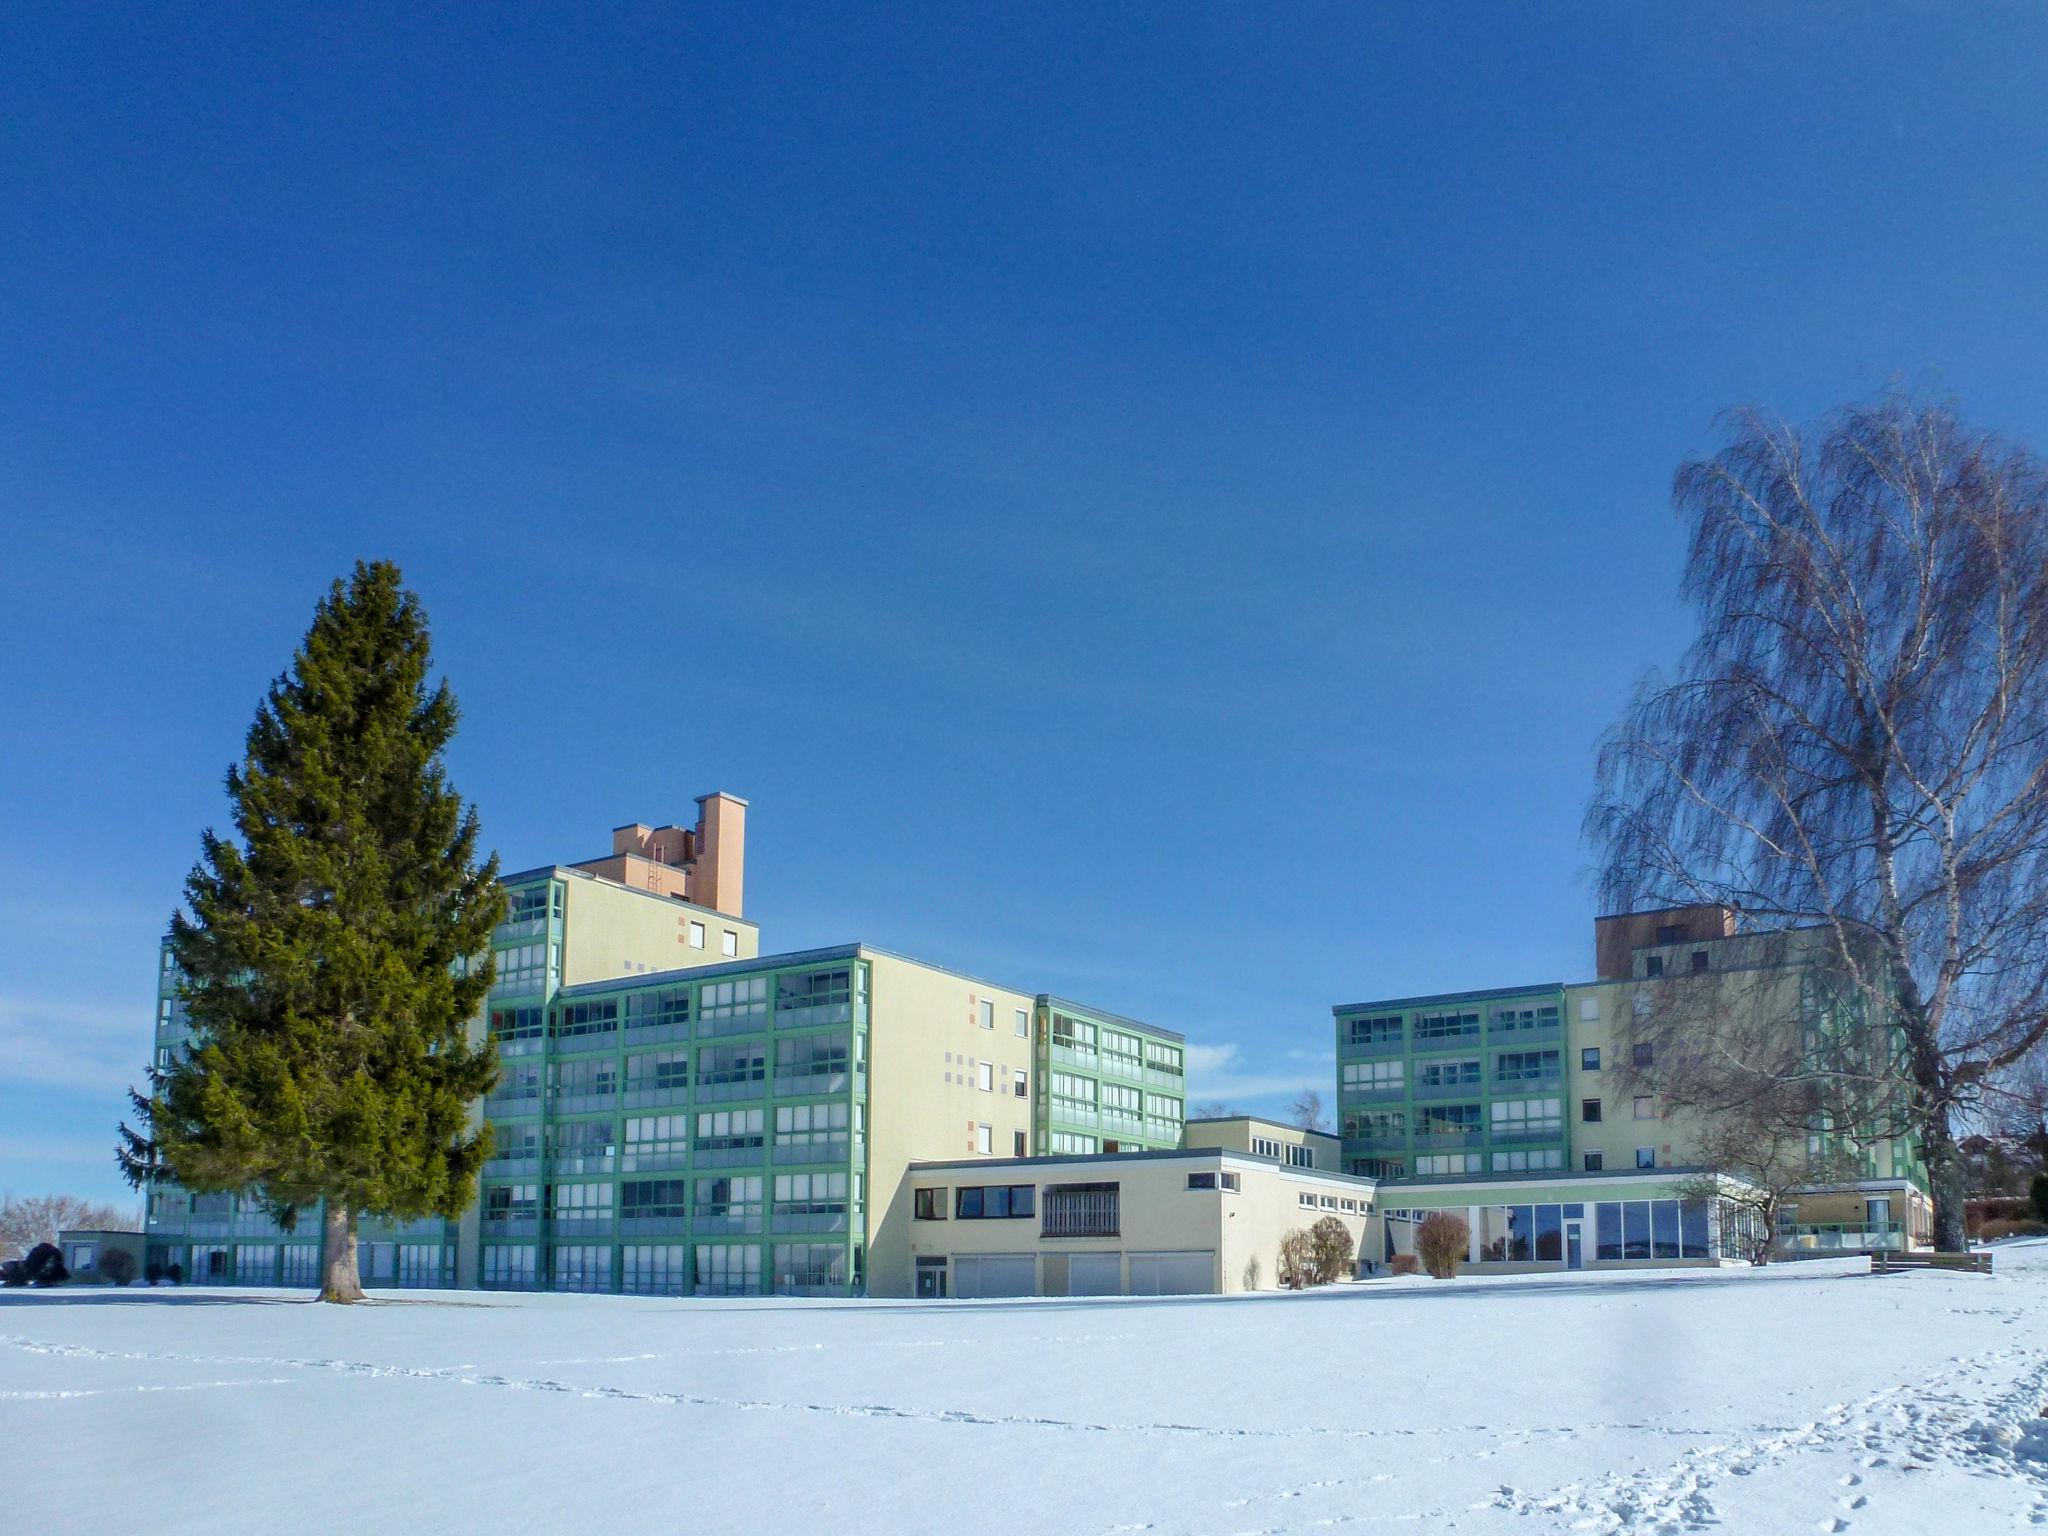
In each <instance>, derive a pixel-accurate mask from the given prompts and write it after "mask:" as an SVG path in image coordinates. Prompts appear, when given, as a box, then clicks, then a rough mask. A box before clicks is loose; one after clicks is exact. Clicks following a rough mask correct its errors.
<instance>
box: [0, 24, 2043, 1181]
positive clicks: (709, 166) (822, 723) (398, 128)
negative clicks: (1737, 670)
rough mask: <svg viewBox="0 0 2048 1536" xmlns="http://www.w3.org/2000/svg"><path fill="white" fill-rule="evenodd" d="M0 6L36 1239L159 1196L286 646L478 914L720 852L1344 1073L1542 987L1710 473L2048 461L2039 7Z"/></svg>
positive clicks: (2, 394) (862, 912) (796, 930)
mask: <svg viewBox="0 0 2048 1536" xmlns="http://www.w3.org/2000/svg"><path fill="white" fill-rule="evenodd" d="M1703 11H1704V8H1691V7H1687V8H1678V7H1667V6H1624V5H1608V6H1598V5H1582V6H1570V7H1545V6H1505V5H1484V6H1473V7H1458V6H1449V7H1444V6H1427V7H1424V6H1413V7H1401V6H1355V5H1331V6H1325V7H1311V6H1299V5H1297V6H1236V5H1233V6H1213V7H1203V6H1177V5H1176V6H1167V5H1156V6H1149V7H1112V6H1101V5H1085V6H1072V7H1062V6H1055V5H1045V6H1037V5H1034V6H990V7H985V8H976V7H963V6H911V7H902V8H889V9H884V8H876V7H855V8H842V7H832V8H826V7H815V8H806V7H801V6H799V7H782V8H773V14H768V13H766V12H764V10H763V8H760V7H749V6H730V7H728V6H721V5H709V4H701V5H692V6H688V7H684V6H651V7H648V8H646V9H644V10H640V11H637V12H635V11H631V10H628V9H626V8H623V7H606V8H601V9H598V8H593V10H592V12H591V14H588V15H583V16H571V15H569V14H567V12H566V10H563V9H559V8H558V9H554V10H541V9H533V10H525V9H518V8H499V7H449V8H445V9H440V10H437V11H434V12H431V13H427V12H424V11H421V10H419V9H418V8H414V7H395V8H392V9H391V10H390V11H389V12H387V13H384V14H382V15H378V14H375V13H374V12H369V11H364V10H352V11H351V12H350V13H349V14H348V15H346V16H344V15H342V14H340V13H334V14H331V15H330V14H326V13H322V12H318V11H314V10H309V9H307V8H303V7H301V8H286V9H283V10H278V9H274V8H273V9H269V10H262V11H259V10H254V9H251V10H247V11H239V10H238V9H237V8H231V7H223V8H218V9H217V10H216V9H214V8H197V7H195V8H190V9H188V10H187V11H186V12H185V14H183V15H181V16H176V17H171V16H165V15H160V14H156V13H154V12H152V11H149V10H137V9H134V8H126V9H123V10H120V11H102V12H99V13H96V14H94V13H90V8H85V7H64V8H59V7H49V8H37V9H33V10H31V11H29V12H27V13H22V14H17V15H16V16H15V17H14V18H13V19H12V20H11V21H10V23H9V26H8V38H7V44H6V49H5V53H6V58H5V60H4V62H0V98H4V105H0V296H4V302H0V531H4V535H5V537H4V540H0V640H4V650H0V722H4V723H0V852H4V854H5V855H6V867H7V870H8V873H9V878H8V879H7V881H6V882H5V885H4V886H0V919H4V923H5V932H6V935H7V939H6V943H5V946H4V949H0V1187H6V1188H11V1189H13V1190H14V1191H15V1192H17V1193H30V1192H38V1191H44V1190H58V1189H66V1190H72V1191H75V1192H78V1193H81V1194H89V1195H101V1196H108V1197H112V1196H115V1195H117V1194H120V1193H121V1190H120V1186H119V1185H118V1181H117V1179H116V1177H115V1175H114V1173H113V1167H112V1153H111V1145H112V1132H113V1126H114V1122H115V1120H116V1118H117V1117H118V1116H119V1114H120V1113H121V1110H122V1108H123V1104H122V1100H121V1092H122V1089H123V1087H124V1086H125V1085H126V1084H127V1083H128V1082H130V1081H133V1080H134V1079H136V1078H137V1076H138V1075H139V1072H140V1069H141V1067H142V1065H143V1062H144V1060H145V1058H146V1056H147V1054H148V1049H149V1039H150V1009H151V999H152V965H153V960H154V955H155V945H156V940H157V937H158V935H159V934H160V933H161V931H162V929H163V927H164V924H165V922H166V920H167V917H168V914H169V913H170V911H171V908H172V906H173V904H174V903H175V902H176V901H177V899H178V894H179V888H180V881H181V880H182V878H183V876H184V874H185V871H186V870H187V868H188V867H189V866H190V864H191V862H192V859H193V857H194V855H195V853H196V850H197V842H198V834H199V830H200V828H201V827H202V826H204V825H206V824H208V823H219V822H220V821H221V820H222V816H223V808H224V802H223V799H222V793H221V775H222V772H223V770H224V768H225V767H226V765H227V764H228V763H229V762H230V761H231V760H232V759H233V758H235V757H236V756H237V755H238V754H239V751H240V747H241V740H242V735H243V733H244V731H245V730H246V728H247V726H248V723H249V719H250V715H251V712H252V710H253V709H254V707H255V704H256V702H257V700H258V698H259V696H260V695H261V692H262V690H263V688H264V685H265V684H266V682H267V681H268V680H269V678H270V677H271V676H272V675H273V674H274V673H275V672H276V671H278V670H279V669H280V668H281V667H282V666H283V665H284V664H285V662H286V660H287V659H288V657H289V654H290V651H291V648H292V646H293V644H294V643H295V642H296V641H297V639H298V638H299V636H300V635H301V633H302V632H303V630H304V628H305V625H306V622H307V620H308V618H309V617H310V614H311V611H312V606H313V603H314V601H315V600H316V598H317V597H318V596H319V594H320V592H321V591H322V589H323V588H324V586H325V584H326V583H327V582H328V581H329V580H330V579H331V578H332V577H333V576H334V575H336V574H337V573H338V572H340V571H343V570H345V569H346V568H347V566H348V565H349V563H350V562H351V561H353V560H354V559H356V558H357V557H359V556H384V557H389V558H392V559H395V560H397V561H398V562H400V564H401V565H402V566H403V567H404V570H405V572H406V575H407V577H408V579H409V580H410V582H411V584H412V585H413V586H414V587H415V588H416V589H417V590H418V591H419V592H420V594H421V596H422V597H423V599H424V600H425V602H426V605H427V608H428V611H429V613H430V615H431V617H432V619H433V622H434V626H435V636H436V641H437V647H438V653H439V658H440V662H441V664H442V666H443V667H444V668H445V669H446V672H447V674H448V676H449V677H450V679H451V680H452V681H453V683H454V686H455V688H456V690H457V692H458V694H459V696H460V698H461V701H462V704H463V708H464V712H465V723H464V727H463V730H462V733H461V735H460V737H459V739H458V741H457V743H456V745H455V748H454V750H453V753H452V761H453V769H454V773H455V778H456V782H457V784H458V786H459V787H460V788H461V789H462V790H463V791H464V793H466V794H467V795H469V796H470V797H472V798H473V799H474V800H475V802H476V803H477V805H478V807H479V808H480V811H481V814H482V817H483V823H484V828H485V834H486V838H487V840H488V842H489V843H491V844H492V845H494V846H495V847H496V848H497V849H499V850H500V851H501V852H502V854H503V856H504V858H505V860H506V863H507V866H508V867H511V868H519V867H525V866H530V865H534V864H539V863H543V862H546V861H549V860H558V859H559V860H569V859H577V858H587V857H591V856H594V855H596V854H598V853H600V852H603V851H605V850H606V849H607V848H608V846H609V844H608V835H609V829H610V828H611V827H612V826H614V825H615V824H617V823H620V822H624V821H628V820H635V819H639V820H648V821H665V820H670V819H683V818H686V817H687V816H688V815H689V814H690V812H691V809H692V807H691V800H692V798H693V797H694V796H695V795H697V794H700V793H702V792H704V791H707V790H710V789H714V788H720V789H727V790H731V791H732V792H734V793H737V794H741V795H744V796H746V797H747V798H748V799H750V800H751V802H752V804H753V817H752V825H751V829H750V832H751V836H750V848H749V868H748V881H747V894H748V907H749V915H750V916H752V917H755V918H756V919H758V920H759V921H760V922H761V923H762V925H763V940H764V944H765V945H766V946H768V947H772V948H778V949H787V948H797V947H801V946H805V945H812V944H821V943H832V942H839V941H845V940H850V939H865V940H868V941H871V942H874V943H877V944H881V945H885V946H888V947H890V948H894V949H898V950H903V951H907V952H909V953H911V954H915V955H919V956H923V957H926V958H929V959H932V960H934V961H938V962H941V963H945V964H948V965H952V966H956V967H959V968H962V969H965V970H969V971H972V972H976V973H980V974H985V975H988V976H991V977H994V978H997V979H1000V980H1002V981H1004V982H1006V983H1009V984H1013V985H1016V986H1018V987H1022V988H1025V989H1050V990H1054V991H1058V992H1062V993H1065V994H1068V995H1072V996H1076V997H1080V998H1085V999H1088V1000H1090V1001H1092V1002H1095V1003H1099V1004H1100V1005H1102V1006H1104V1007H1107V1008H1111V1009H1115V1010H1118V1011H1121V1012H1124V1013H1129V1014H1133V1015H1136V1016H1138V1017H1140V1018H1145V1019H1150V1020H1154V1021H1157V1022H1159V1023H1162V1024H1167V1025H1170V1026H1173V1027H1176V1028H1179V1029H1181V1030H1183V1031H1184V1032H1185V1033H1186V1034H1187V1035H1188V1037H1189V1038H1190V1040H1191V1041H1192V1042H1194V1043H1195V1046H1196V1052H1195V1056H1194V1064H1195V1072H1196V1075H1195V1081H1194V1085H1193V1087H1194V1096H1195V1097H1196V1098H1198V1099H1210V1098H1223V1099H1228V1100H1230V1101H1232V1102H1234V1103H1237V1104H1238V1105H1240V1106H1241V1107H1248V1108H1266V1109H1272V1108H1276V1107H1278V1106H1280V1105H1281V1104H1284V1103H1285V1101H1286V1100H1287V1099H1288V1098H1289V1097H1290V1096H1291V1095H1292V1093H1293V1092H1294V1091H1295V1090H1296V1089H1297V1088H1299V1087H1301V1086H1304V1085H1308V1084H1314V1085H1316V1086H1319V1087H1322V1088H1324V1090H1325V1092H1326V1093H1327V1092H1328V1089H1329V1083H1330V1075H1331V1074H1330V1056H1331V1024H1330V1016H1329V1008H1330V1005H1331V1004H1332V1003H1334V1002H1340V1001H1350V1000H1355V999H1362V998H1368V997H1374V996H1385V995H1390V994H1397V993H1405V992H1414V991H1426V990H1442V989H1449V988H1457V987H1472V986H1489V985H1499V984H1507V983H1515V982H1522V981H1535V980H1557V979H1568V978H1576V977H1580V976H1583V975H1585V974H1587V973H1588V972H1589V970H1590V968H1591V937H1590V932H1589V927H1588V923H1589V920H1590V918H1591V916H1592V915H1593V899H1592V894H1591V890H1590V888H1589V885H1588V883H1587V879H1586V867H1587V853H1586V850H1585V849H1584V847H1583V846H1582V845H1581V842H1580V840H1579V818H1580V814H1581V812H1582V809H1583V807H1584V804H1585V800H1586V796H1587V793H1588V790H1589V787H1590V771H1591V761H1592V753H1593V748H1594V744H1595V741H1596V738H1597V736H1598V734H1599V733H1600V731H1601V730H1602V729H1603V728H1604V727H1605V725H1606V724H1607V723H1608V722H1609V721H1610V720H1611V719H1612V718H1613V717H1614V715H1615V714H1616V712H1617V711H1618V710H1619V708H1620V706H1621V704H1622V703H1623V700H1624V698H1625V696H1626V693H1627V691H1628V689H1629V687H1630V685H1631V683H1632V681H1633V679H1634V678H1635V677H1636V676H1637V675H1638V674H1639V673H1640V672H1641V671H1642V670H1643V669H1644V668H1646V667H1649V666H1652V665H1656V664H1668V663H1669V662H1670V661H1671V660H1672V659H1673V658H1674V657H1675V656H1676V655H1677V653H1678V651H1679V650H1680V648H1681V647H1682V646H1683V644H1684V641H1685V639H1686V635H1687V632H1688V617H1687V615H1686V614H1685V613H1684V612H1683V611H1682V610H1681V608H1680V607H1679V605H1678V603H1677V601H1676V596H1675V585H1676V579H1677V574H1678V557H1679V551H1680V546H1679V539H1678V534H1677V530H1676V528H1675V525H1674V523H1673V520H1672V517H1671V514H1670V510H1669V496H1668V489H1669V482H1670V476H1671V473H1672V470H1673V468H1674V467H1675V466H1676V465H1677V464H1678V462H1679V461H1680V460H1681V459H1682V458H1683V457H1684V456H1685V455H1687V454H1689V453H1693V452H1698V451H1701V450H1703V449H1706V448H1709V447H1711V446H1712V444H1713V443H1714V441H1715V438H1714V428H1713V419H1714V416H1715V413H1716V412H1717V411H1719V410H1721V409H1722V408H1724V407H1727V406H1729V405H1733V404H1737V403H1742V402H1757V403H1761V404H1764V405H1767V406H1769V407H1771V408H1772V409H1775V410H1778V411H1781V412H1784V413H1786V414H1788V415H1790V416H1793V417H1801V418H1803V417H1807V416H1811V415H1812V414H1814V413H1816V412H1818V411H1821V410H1823V409H1825V408H1827V407H1828V406H1830V405H1832V404H1834V403H1836V402H1838V401H1841V400H1843V399H1847V398H1850V397H1854V396H1859V395H1864V394H1868V393H1870V392H1871V391H1873V390H1875V389H1878V388H1881V387H1882V386H1884V385H1885V384H1886V383H1887V381H1889V380H1892V379H1894V378H1902V379H1904V380H1905V381H1907V382H1908V383H1909V384H1911V385H1912V386H1913V387H1915V388H1917V389H1920V390H1923V391H1928V392H1934V393H1943V394H1946V393H1953V394H1954V395H1955V396H1956V397H1958V398H1959V399H1960V401H1961V402H1962V403H1963V405H1964V406H1965V408H1966V409H1967V410H1968V412H1969V413H1970V414H1972V415H1973V416H1974V417H1975V418H1977V419H1979V420H1981V421H1983V422H1985V423H1987V424H1990V425H1994V426H1997V427H2000V428H2002V429H2004V430H2007V431H2010V432H2012V433H2014V434H2016V435H2019V436H2021V437H2025V438H2030V439H2032V440H2033V441H2034V442H2036V443H2037V444H2043V445H2048V386H2044V378H2043V367H2042V360H2043V358H2044V357H2048V282H2044V277H2048V204H2044V194H2048V107H2044V103H2048V10H2044V9H2042V8H2040V7H2036V6H2008V7H1999V6H1975V7H1968V8H1961V9H1958V8H1954V7H1949V6H1938V5H1932V4H1929V5H1914V6H1897V7H1886V6H1877V7H1874V8H1861V9H1855V8H1844V7H1815V8H1804V7H1795V8H1793V9H1792V10H1791V11H1789V12H1788V11H1787V10H1786V9H1785V8H1784V7H1782V6H1774V5H1758V6H1755V7H1740V8H1733V9H1721V10H1718V11H1716V12H1715V13H1714V14H1712V15H1707V14H1704V13H1703Z"/></svg>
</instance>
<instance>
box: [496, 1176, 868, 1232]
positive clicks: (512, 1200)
mask: <svg viewBox="0 0 2048 1536" xmlns="http://www.w3.org/2000/svg"><path fill="white" fill-rule="evenodd" d="M695 1183H696V1187H695V1189H694V1191H693V1190H691V1189H690V1188H689V1181H688V1180H684V1179H626V1180H622V1181H620V1182H619V1183H617V1184H613V1183H611V1182H609V1181H606V1182H599V1183H589V1184H556V1185H554V1186H553V1195H552V1200H550V1199H549V1198H548V1196H546V1195H545V1194H544V1193H543V1188H544V1187H543V1186H542V1185H539V1184H489V1185H486V1186H485V1187H484V1205H483V1215H484V1219H485V1220H486V1221H497V1222H504V1221H515V1220H520V1219H531V1218H536V1217H538V1215H539V1213H540V1211H541V1208H542V1206H543V1205H544V1204H545V1205H548V1206H549V1207H550V1208H551V1209H552V1211H553V1213H554V1216H555V1219H556V1220H558V1221H576V1220H599V1219H607V1218H609V1217H610V1216H611V1215H612V1214H613V1211H614V1209H615V1208H616V1209H617V1210H618V1211H620V1212H623V1213H624V1214H625V1215H626V1216H627V1217H629V1218H642V1219H651V1218H655V1217H665V1218H666V1217H673V1218H681V1217H683V1216H686V1215H689V1214H691V1213H692V1212H694V1213H696V1214H698V1215H711V1216H724V1215H731V1214H734V1213H735V1212H742V1213H744V1212H748V1211H753V1212H758V1211H759V1209H760V1205H761V1197H762V1190H763V1187H764V1181H763V1177H762V1176H761V1175H758V1174H748V1175H741V1176H738V1177H721V1178H701V1179H698V1180H696V1181H695ZM862 1184H863V1181H862V1176H861V1175H860V1174H858V1173H848V1172H846V1171H844V1170H835V1171H833V1172H829V1173H779V1174H776V1175H775V1178H774V1186H773V1188H774V1197H775V1198H774V1211H775V1214H777V1215H785V1216H787V1215H815V1214H819V1213H834V1214H836V1213H839V1212H843V1211H845V1210H847V1209H848V1207H849V1205H851V1206H854V1207H858V1206H859V1205H860V1203H861V1194H862ZM614 1192H616V1207H615V1205H614Z"/></svg>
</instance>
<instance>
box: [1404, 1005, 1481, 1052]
mask: <svg viewBox="0 0 2048 1536" xmlns="http://www.w3.org/2000/svg"><path fill="white" fill-rule="evenodd" d="M1478 1036H1479V1015H1478V1014H1477V1013H1476V1012H1471V1011H1452V1012H1447V1013H1423V1014H1417V1015H1416V1018H1415V1039H1416V1042H1417V1043H1418V1044H1420V1043H1421V1042H1423V1041H1425V1040H1428V1041H1437V1042H1441V1041H1445V1040H1466V1039H1477V1038H1478Z"/></svg>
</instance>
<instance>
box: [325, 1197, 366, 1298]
mask: <svg viewBox="0 0 2048 1536" xmlns="http://www.w3.org/2000/svg"><path fill="white" fill-rule="evenodd" d="M325 1211H326V1214H325V1215H324V1217H323V1218H322V1222H321V1228H320V1299H321V1300H322V1301H341V1302H349V1301H361V1300H363V1299H364V1298H363V1282H362V1280H361V1279H360V1278H359V1277H358V1276H357V1274H356V1218H355V1213H354V1212H352V1211H350V1210H349V1208H348V1207H347V1206H345V1205H343V1204H342V1203H341V1202H340V1201H339V1200H329V1201H327V1202H326V1207H325Z"/></svg>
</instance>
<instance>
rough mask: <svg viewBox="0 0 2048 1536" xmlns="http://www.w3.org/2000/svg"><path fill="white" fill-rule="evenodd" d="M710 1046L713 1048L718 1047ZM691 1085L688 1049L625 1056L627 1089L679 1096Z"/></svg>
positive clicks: (637, 1092) (635, 1092) (636, 1092)
mask: <svg viewBox="0 0 2048 1536" xmlns="http://www.w3.org/2000/svg"><path fill="white" fill-rule="evenodd" d="M709 1049H712V1050H716V1049H717V1047H715V1046H714V1047H710V1048H709ZM689 1086H690V1053H689V1052H688V1051H640V1052H636V1053H635V1054H633V1055H631V1056H628V1057H627V1058H626V1092H627V1093H629V1094H651V1095H659V1094H670V1095H679V1094H681V1093H682V1092H683V1090H684V1089H686V1088H688V1087H689Z"/></svg>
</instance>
